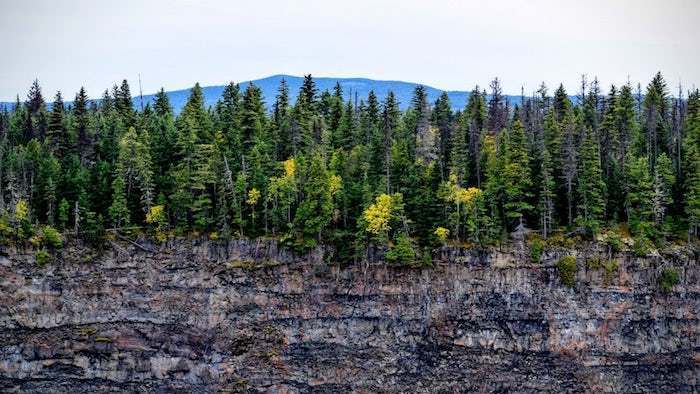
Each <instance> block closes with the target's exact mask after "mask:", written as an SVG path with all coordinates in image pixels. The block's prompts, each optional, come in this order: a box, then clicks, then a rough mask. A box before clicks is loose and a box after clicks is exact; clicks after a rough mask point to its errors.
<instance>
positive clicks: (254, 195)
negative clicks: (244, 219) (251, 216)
mask: <svg viewBox="0 0 700 394" xmlns="http://www.w3.org/2000/svg"><path fill="white" fill-rule="evenodd" d="M258 200H260V190H258V189H256V188H252V189H250V191H248V199H247V200H246V204H248V205H255V204H257V203H258Z"/></svg>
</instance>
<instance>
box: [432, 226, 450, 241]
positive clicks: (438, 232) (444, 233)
mask: <svg viewBox="0 0 700 394" xmlns="http://www.w3.org/2000/svg"><path fill="white" fill-rule="evenodd" d="M433 234H435V236H436V237H438V239H440V242H445V241H447V237H449V236H450V230H448V229H446V228H444V227H438V228H436V229H435V231H434V232H433Z"/></svg>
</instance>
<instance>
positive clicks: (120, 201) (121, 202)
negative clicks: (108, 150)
mask: <svg viewBox="0 0 700 394" xmlns="http://www.w3.org/2000/svg"><path fill="white" fill-rule="evenodd" d="M126 201H127V200H126V181H125V180H124V169H123V168H122V167H121V165H120V164H117V168H116V170H115V175H114V180H113V181H112V205H110V207H109V217H110V218H111V220H112V224H113V225H114V227H117V228H118V227H122V226H128V225H129V208H128V207H127V202H126Z"/></svg>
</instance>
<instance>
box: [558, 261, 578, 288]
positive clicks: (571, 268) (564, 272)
mask: <svg viewBox="0 0 700 394" xmlns="http://www.w3.org/2000/svg"><path fill="white" fill-rule="evenodd" d="M557 269H558V270H559V279H560V280H561V283H563V284H564V285H566V286H569V287H574V285H575V284H576V258H575V257H573V256H564V257H562V258H561V259H559V262H558V263H557Z"/></svg>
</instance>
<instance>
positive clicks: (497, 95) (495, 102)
mask: <svg viewBox="0 0 700 394" xmlns="http://www.w3.org/2000/svg"><path fill="white" fill-rule="evenodd" d="M490 86H491V97H490V98H489V104H488V128H489V130H490V131H495V132H499V131H501V129H503V128H504V127H506V123H507V121H508V109H507V107H506V100H505V98H504V97H503V92H502V90H501V82H500V81H499V80H498V78H494V80H493V81H491V85H490Z"/></svg>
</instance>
